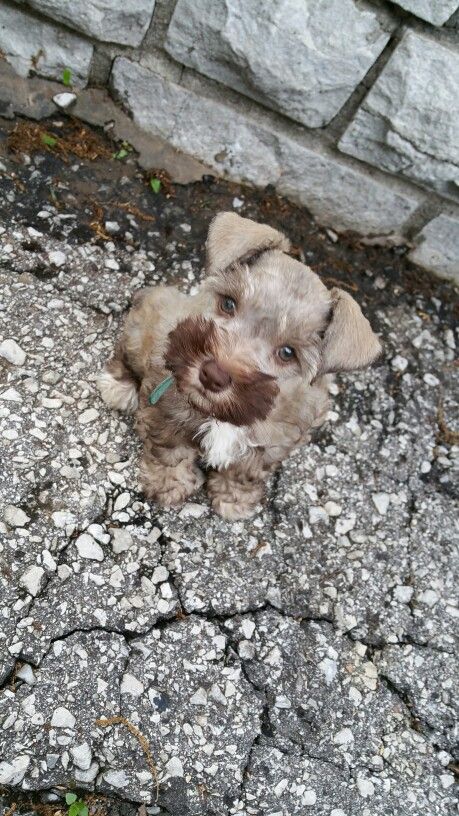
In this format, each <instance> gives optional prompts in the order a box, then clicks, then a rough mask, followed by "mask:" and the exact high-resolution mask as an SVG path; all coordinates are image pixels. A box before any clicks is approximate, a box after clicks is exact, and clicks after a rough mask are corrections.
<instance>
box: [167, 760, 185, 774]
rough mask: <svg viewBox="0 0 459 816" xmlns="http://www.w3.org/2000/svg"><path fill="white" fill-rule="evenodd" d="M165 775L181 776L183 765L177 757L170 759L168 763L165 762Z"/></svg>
mask: <svg viewBox="0 0 459 816" xmlns="http://www.w3.org/2000/svg"><path fill="white" fill-rule="evenodd" d="M166 773H167V774H168V776H183V775H184V771H183V765H182V763H181V761H180V759H179V758H178V757H171V759H170V760H169V762H166Z"/></svg>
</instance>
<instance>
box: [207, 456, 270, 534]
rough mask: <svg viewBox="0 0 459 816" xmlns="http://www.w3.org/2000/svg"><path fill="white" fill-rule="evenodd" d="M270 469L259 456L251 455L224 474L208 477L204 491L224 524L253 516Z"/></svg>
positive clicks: (213, 473)
mask: <svg viewBox="0 0 459 816" xmlns="http://www.w3.org/2000/svg"><path fill="white" fill-rule="evenodd" d="M271 469H272V467H271V466H269V465H267V464H266V463H265V462H263V458H262V455H261V454H258V453H256V452H253V453H251V454H250V455H249V456H247V457H245V458H244V459H241V461H240V462H236V463H235V464H233V465H230V466H229V467H227V468H225V469H224V470H219V471H213V472H212V473H210V474H209V477H208V479H207V491H208V494H209V497H210V500H211V502H212V507H213V509H214V510H215V512H216V513H218V514H219V515H220V516H222V517H223V518H224V519H227V520H228V521H237V520H238V519H245V518H249V517H250V516H253V514H254V513H255V510H256V507H257V505H258V504H259V502H260V501H261V499H262V498H263V495H264V492H265V479H266V477H267V475H268V473H269V472H270V470H271Z"/></svg>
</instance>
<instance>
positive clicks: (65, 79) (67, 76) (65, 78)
mask: <svg viewBox="0 0 459 816" xmlns="http://www.w3.org/2000/svg"><path fill="white" fill-rule="evenodd" d="M71 82H72V72H71V70H70V68H64V70H63V72H62V83H63V84H64V85H66V87H67V88H68V87H69V85H70V84H71Z"/></svg>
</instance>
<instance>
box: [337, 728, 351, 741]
mask: <svg viewBox="0 0 459 816" xmlns="http://www.w3.org/2000/svg"><path fill="white" fill-rule="evenodd" d="M353 741H354V734H353V733H352V731H351V729H350V728H342V729H341V731H338V733H337V734H335V736H334V737H333V742H334V743H335V744H336V745H348V744H349V743H350V742H353Z"/></svg>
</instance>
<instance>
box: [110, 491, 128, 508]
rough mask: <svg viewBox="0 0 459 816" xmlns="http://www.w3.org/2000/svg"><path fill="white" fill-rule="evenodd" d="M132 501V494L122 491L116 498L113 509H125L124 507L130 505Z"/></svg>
mask: <svg viewBox="0 0 459 816" xmlns="http://www.w3.org/2000/svg"><path fill="white" fill-rule="evenodd" d="M130 501H131V496H130V494H129V493H120V495H119V496H117V497H116V499H115V503H114V505H113V509H114V510H115V512H118V511H119V510H124V508H125V507H127V506H128V504H129V502H130Z"/></svg>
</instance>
